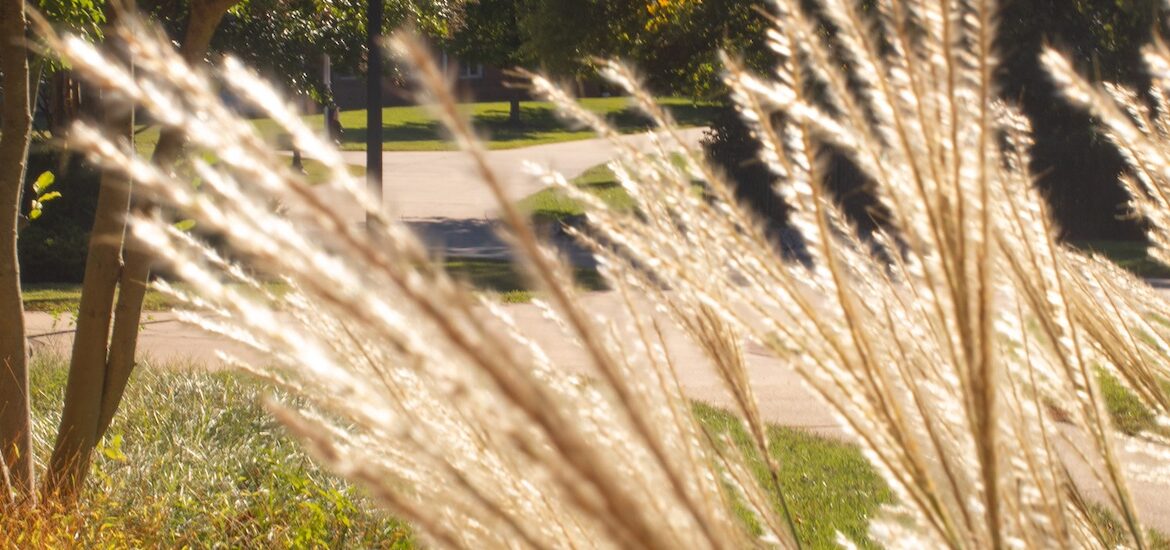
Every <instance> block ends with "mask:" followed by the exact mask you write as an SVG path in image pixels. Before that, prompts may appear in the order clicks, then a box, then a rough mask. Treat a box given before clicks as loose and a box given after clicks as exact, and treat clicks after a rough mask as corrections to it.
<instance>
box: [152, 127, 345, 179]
mask: <svg viewBox="0 0 1170 550" xmlns="http://www.w3.org/2000/svg"><path fill="white" fill-rule="evenodd" d="M265 122H268V124H269V125H270V124H271V122H270V121H265ZM157 146H158V127H157V126H143V127H141V128H139V130H138V131H137V133H135V134H134V148H135V150H137V151H138V154H139V155H140V156H142V157H144V158H150V155H151V154H152V153H154V148H155V147H157ZM203 158H204V160H205V161H207V162H211V163H214V162H215V160H216V157H215V156H214V155H212V154H204V155H203ZM289 164H290V165H291V164H292V157H289ZM301 166H302V167H303V168H304V171H305V177H306V178H307V179H308V180H309V181H310V182H311V183H324V182H325V180H326V179H327V178H328V177H329V173H328V171H327V170H326V169H325V165H324V164H321V163H320V162H318V161H316V160H313V159H311V158H306V159H303V160H302V162H301ZM349 173H350V174H352V175H354V176H364V175H365V173H366V169H365V167H364V166H358V165H354V164H351V165H349Z"/></svg>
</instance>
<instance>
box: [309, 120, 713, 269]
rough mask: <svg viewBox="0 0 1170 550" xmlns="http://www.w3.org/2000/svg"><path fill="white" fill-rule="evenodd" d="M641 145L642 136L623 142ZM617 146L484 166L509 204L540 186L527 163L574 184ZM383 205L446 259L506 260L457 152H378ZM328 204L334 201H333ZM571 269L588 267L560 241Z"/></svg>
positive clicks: (502, 157)
mask: <svg viewBox="0 0 1170 550" xmlns="http://www.w3.org/2000/svg"><path fill="white" fill-rule="evenodd" d="M705 131H706V129H705V128H688V129H686V130H683V131H682V135H683V136H684V139H685V140H686V141H687V142H689V143H690V144H692V145H696V144H698V142H699V140H700V139H701V138H702V137H703V133H704V132H705ZM625 139H626V140H627V141H628V142H630V143H632V144H634V145H635V146H639V147H644V146H646V144H647V138H646V136H644V135H640V134H638V135H630V136H627V137H626V138H625ZM613 153H614V148H613V145H612V144H611V143H609V141H607V140H602V139H588V140H580V141H570V142H564V143H553V144H549V145H537V146H534V147H524V148H520V149H506V150H500V151H490V152H488V162H489V163H490V164H491V167H492V168H493V169H494V170H495V171H496V173H497V174H498V175H499V177H500V179H501V180H502V181H503V182H504V183H505V186H506V189H507V192H508V194H509V196H510V197H511V198H512V200H519V199H522V198H524V197H527V196H529V195H531V194H533V193H535V192H537V191H540V190H541V189H542V188H544V185H543V184H542V183H541V182H540V181H538V180H536V179H535V178H533V177H532V176H530V175H528V174H526V173H525V172H524V168H523V166H524V164H523V163H524V161H529V162H535V163H537V164H541V165H545V166H548V167H550V168H552V169H554V170H557V171H559V172H560V173H562V174H564V175H565V177H567V178H569V179H572V178H575V177H577V176H578V175H580V174H581V173H582V172H584V171H585V170H587V169H589V168H592V167H594V166H597V165H599V164H603V163H605V162H607V161H609V160H610V159H612V158H613ZM343 155H344V157H345V161H346V162H348V163H350V164H354V165H359V166H365V164H366V153H365V152H364V151H346V152H344V153H343ZM382 182H383V201H384V207H385V208H386V211H387V212H388V213H390V215H391V216H393V217H396V218H400V219H402V220H403V221H404V222H405V223H406V224H407V225H409V226H411V227H412V228H413V229H414V230H415V231H416V232H417V233H418V234H419V235H420V236H421V237H422V238H423V240H424V241H425V242H426V243H427V244H428V245H429V246H430V247H431V249H432V250H434V251H435V252H437V253H441V254H438V255H443V256H463V257H478V258H507V257H508V256H509V253H510V252H509V250H508V247H507V245H505V244H504V242H503V241H501V240H500V239H499V237H498V236H497V233H496V231H495V229H496V225H497V221H496V214H497V207H496V200H495V198H493V197H492V195H491V192H490V191H488V189H487V187H486V186H485V185H483V184H482V183H480V181H479V178H478V176H477V175H476V174H475V172H474V170H473V166H472V163H471V160H470V159H469V158H468V157H467V155H466V154H464V153H463V152H460V151H425V152H413V151H405V152H386V153H383V155H382ZM330 200H331V201H335V199H333V198H331V199H330ZM338 208H339V209H341V211H342V212H345V213H346V216H347V217H349V218H350V219H353V220H355V222H359V221H361V220H362V219H363V217H364V212H365V211H364V209H362V208H361V207H360V206H359V205H357V204H355V203H351V204H344V203H343V204H340V205H338ZM556 244H557V245H558V247H559V248H561V249H562V251H563V252H565V253H566V254H567V255H568V256H569V257H570V259H571V260H572V261H573V263H574V264H577V265H589V264H590V258H589V257H588V255H582V254H581V253H580V252H581V251H579V250H575V249H574V247H573V246H572V245H571V243H568V242H558V243H556Z"/></svg>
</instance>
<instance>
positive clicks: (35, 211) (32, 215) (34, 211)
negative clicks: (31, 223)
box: [28, 208, 41, 220]
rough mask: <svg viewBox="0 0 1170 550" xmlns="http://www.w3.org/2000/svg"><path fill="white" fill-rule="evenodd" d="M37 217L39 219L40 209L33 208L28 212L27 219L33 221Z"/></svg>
mask: <svg viewBox="0 0 1170 550" xmlns="http://www.w3.org/2000/svg"><path fill="white" fill-rule="evenodd" d="M39 217H41V209H40V208H33V209H32V210H29V212H28V219H30V220H35V219H37V218H39Z"/></svg>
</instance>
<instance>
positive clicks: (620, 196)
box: [518, 165, 634, 222]
mask: <svg viewBox="0 0 1170 550" xmlns="http://www.w3.org/2000/svg"><path fill="white" fill-rule="evenodd" d="M573 184H574V185H576V186H578V187H580V188H582V189H584V190H586V191H589V192H590V193H593V194H594V195H597V197H598V198H600V199H601V200H603V201H605V203H606V204H608V205H609V206H610V208H614V209H616V210H621V211H626V210H630V209H632V208H633V207H634V201H633V199H631V198H630V195H629V194H627V193H626V190H625V189H622V186H621V184H619V183H618V182H617V180H616V178H615V177H614V175H613V172H612V171H611V170H610V169H609V168H607V167H606V166H605V165H599V166H594V167H593V168H590V169H588V170H586V171H585V172H584V173H583V174H581V175H580V176H577V178H576V179H574V180H573ZM518 206H519V207H520V210H521V211H523V212H527V213H528V215H529V216H531V217H532V219H533V220H534V221H537V222H542V221H553V222H563V221H566V220H568V219H570V218H573V217H576V216H580V215H582V214H584V213H585V206H584V205H583V204H581V203H580V202H577V201H575V200H573V199H570V198H569V197H567V196H565V194H564V193H563V192H561V191H560V190H559V189H556V188H553V187H548V188H545V189H542V190H540V191H537V192H536V193H533V194H531V195H529V196H527V197H525V198H523V199H521V200H520V202H519V203H518Z"/></svg>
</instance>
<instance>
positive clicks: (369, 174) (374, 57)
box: [366, 0, 383, 225]
mask: <svg viewBox="0 0 1170 550" xmlns="http://www.w3.org/2000/svg"><path fill="white" fill-rule="evenodd" d="M366 23H367V28H366V31H367V32H366V52H367V56H368V57H367V62H366V69H367V70H366V182H367V185H368V186H369V189H370V195H371V196H372V197H373V198H374V199H375V200H377V201H378V203H377V208H378V211H379V212H380V211H381V210H382V208H383V203H382V0H369V5H368V6H367V11H366ZM369 218H370V216H369V215H368V214H367V216H366V223H367V225H369V222H370V219H369Z"/></svg>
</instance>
